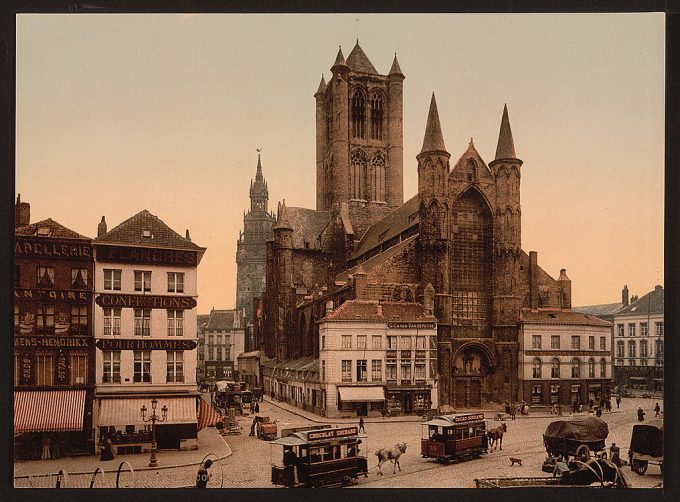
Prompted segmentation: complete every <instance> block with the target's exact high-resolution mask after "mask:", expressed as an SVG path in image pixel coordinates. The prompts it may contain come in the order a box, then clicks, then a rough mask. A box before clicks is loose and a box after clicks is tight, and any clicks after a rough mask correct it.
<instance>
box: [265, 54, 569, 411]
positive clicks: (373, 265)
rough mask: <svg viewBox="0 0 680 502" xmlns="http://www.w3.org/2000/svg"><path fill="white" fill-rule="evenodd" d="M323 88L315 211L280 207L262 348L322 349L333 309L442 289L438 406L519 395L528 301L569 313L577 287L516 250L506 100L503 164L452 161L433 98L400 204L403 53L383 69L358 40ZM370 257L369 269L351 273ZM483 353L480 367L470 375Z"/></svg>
mask: <svg viewBox="0 0 680 502" xmlns="http://www.w3.org/2000/svg"><path fill="white" fill-rule="evenodd" d="M331 72H332V74H333V76H332V78H331V79H330V80H329V82H328V84H326V82H325V81H324V80H323V79H322V81H321V84H320V86H319V89H318V90H317V92H316V94H315V98H316V103H317V109H316V124H317V134H316V137H317V169H316V188H317V207H316V210H312V209H305V208H297V207H288V206H286V204H285V202H284V203H283V204H280V208H279V210H278V212H277V221H276V224H275V225H274V227H273V234H274V238H273V240H272V241H270V242H268V243H267V270H266V277H267V279H266V289H265V292H264V293H263V297H262V303H261V304H262V317H261V319H262V322H261V323H259V325H258V326H257V327H256V328H255V329H256V330H258V331H259V332H258V333H256V336H255V337H256V339H257V340H262V345H261V348H263V349H264V350H265V353H266V355H267V356H269V357H272V358H275V359H276V361H291V360H295V359H297V358H305V357H313V358H318V357H319V328H318V322H319V321H320V320H321V319H322V318H323V317H324V315H325V305H326V303H327V302H328V301H332V302H333V305H334V308H338V307H339V306H340V305H341V304H342V303H343V302H345V301H347V300H352V299H356V298H359V297H358V296H356V295H357V291H358V290H360V291H362V294H363V296H361V297H360V298H361V299H363V300H375V301H384V300H388V301H402V302H405V303H408V302H417V303H422V301H423V296H424V290H425V288H426V286H427V285H428V284H431V285H432V286H433V287H434V290H435V299H434V317H435V318H436V319H437V339H438V340H437V347H438V348H437V350H438V357H437V361H438V372H439V379H438V382H439V383H438V393H439V396H438V402H439V404H440V405H450V406H453V407H455V408H465V407H474V406H478V405H479V404H482V403H487V402H499V401H505V400H513V399H517V397H518V396H519V393H520V392H519V391H520V390H519V387H518V383H517V382H518V361H519V357H520V356H519V336H520V323H521V320H520V309H521V308H523V307H526V308H530V309H538V308H555V309H562V310H569V309H570V308H571V281H570V280H569V278H568V277H567V276H566V274H561V275H560V277H559V278H557V279H555V278H553V277H551V276H550V275H549V274H548V273H546V272H545V271H544V270H543V269H542V268H541V267H540V266H539V265H538V258H537V253H536V252H534V251H532V252H529V253H526V252H524V251H523V250H522V248H521V204H520V173H521V167H522V161H521V160H520V159H518V158H517V156H516V154H515V148H514V142H513V137H512V132H511V128H510V121H509V116H508V111H507V107H506V108H504V110H503V114H502V117H501V125H500V132H499V136H498V142H497V148H496V155H495V158H494V159H493V160H492V161H491V162H490V163H489V164H488V165H487V164H486V162H484V160H483V159H482V158H481V156H480V155H479V153H478V152H477V150H476V148H475V146H474V143H473V141H470V142H469V144H468V146H467V149H466V150H465V151H463V153H462V155H461V156H460V157H459V159H458V160H457V161H455V162H450V158H451V154H450V153H449V152H448V151H447V149H446V146H445V144H444V136H443V132H442V129H441V125H440V122H439V113H438V109H437V103H436V100H435V98H434V95H433V96H432V99H431V103H430V109H429V114H428V119H427V123H426V126H425V134H424V139H423V144H422V148H421V151H420V153H419V154H418V155H417V157H416V159H415V160H416V162H415V164H414V165H413V166H412V169H414V170H416V171H417V173H418V192H417V193H416V194H415V195H414V196H413V197H411V198H410V199H409V200H407V201H406V202H403V158H402V157H403V154H402V150H403V149H402V145H403V139H402V128H403V124H402V97H401V96H402V92H403V85H404V79H405V77H404V74H403V73H402V71H401V69H400V65H399V63H398V62H397V59H396V57H395V58H394V60H393V62H392V66H391V69H390V71H389V72H388V74H387V75H380V74H378V73H377V71H376V70H375V67H374V66H373V65H372V64H371V63H370V61H369V60H368V57H367V56H366V54H365V53H364V52H363V50H362V49H361V47H360V46H359V45H358V43H357V45H356V46H355V47H354V49H353V50H352V52H351V53H350V55H349V57H348V58H347V60H345V59H344V57H343V54H342V51H339V52H338V56H337V58H336V61H335V63H334V64H333V66H332V67H331ZM359 265H361V272H362V273H365V276H363V278H361V279H360V280H359V281H356V277H355V275H356V272H357V271H358V266H359ZM470 360H477V361H478V363H479V372H478V373H477V374H475V375H471V374H469V373H467V372H466V366H465V365H466V364H467V363H466V361H470Z"/></svg>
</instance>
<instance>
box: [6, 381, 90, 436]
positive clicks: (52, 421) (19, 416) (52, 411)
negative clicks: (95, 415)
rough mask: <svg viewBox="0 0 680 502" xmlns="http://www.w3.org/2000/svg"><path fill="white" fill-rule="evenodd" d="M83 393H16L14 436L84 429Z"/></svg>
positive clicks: (48, 391) (54, 391)
mask: <svg viewBox="0 0 680 502" xmlns="http://www.w3.org/2000/svg"><path fill="white" fill-rule="evenodd" d="M84 415H85V391H84V390H37V391H17V392H15V393H14V434H21V433H23V432H57V431H81V430H83V417H84Z"/></svg>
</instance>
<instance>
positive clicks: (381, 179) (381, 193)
mask: <svg viewBox="0 0 680 502" xmlns="http://www.w3.org/2000/svg"><path fill="white" fill-rule="evenodd" d="M371 164H372V165H373V176H374V178H373V183H372V184H373V195H372V200H377V201H381V202H384V201H385V157H383V156H382V155H381V154H377V155H376V156H375V157H373V160H372V161H371Z"/></svg>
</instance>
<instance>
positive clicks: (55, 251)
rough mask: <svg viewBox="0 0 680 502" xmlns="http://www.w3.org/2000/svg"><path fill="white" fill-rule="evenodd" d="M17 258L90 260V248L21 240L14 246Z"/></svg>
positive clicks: (79, 245)
mask: <svg viewBox="0 0 680 502" xmlns="http://www.w3.org/2000/svg"><path fill="white" fill-rule="evenodd" d="M14 254H15V256H17V257H37V258H86V259H87V258H90V257H91V256H92V253H91V251H90V246H87V245H83V244H73V243H66V242H64V243H61V242H38V241H37V240H25V239H21V240H20V241H19V242H17V243H16V244H15V245H14Z"/></svg>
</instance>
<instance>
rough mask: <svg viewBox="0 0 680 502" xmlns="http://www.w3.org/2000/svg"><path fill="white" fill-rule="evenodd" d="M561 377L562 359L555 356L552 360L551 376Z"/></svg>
mask: <svg viewBox="0 0 680 502" xmlns="http://www.w3.org/2000/svg"><path fill="white" fill-rule="evenodd" d="M559 377H560V360H559V359H557V358H553V360H552V368H551V369H550V378H559Z"/></svg>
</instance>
